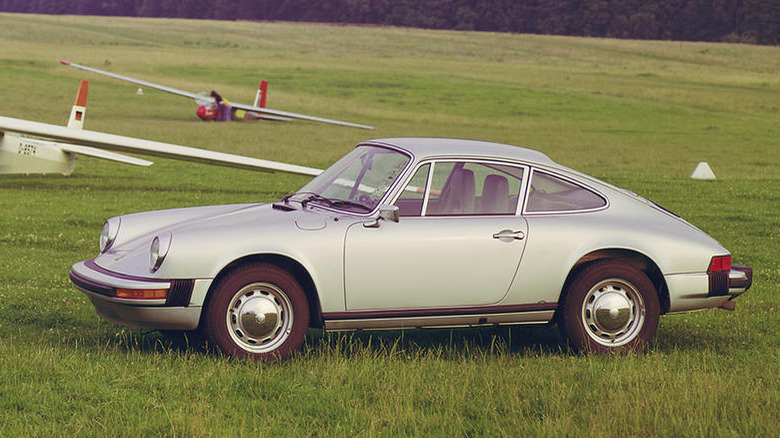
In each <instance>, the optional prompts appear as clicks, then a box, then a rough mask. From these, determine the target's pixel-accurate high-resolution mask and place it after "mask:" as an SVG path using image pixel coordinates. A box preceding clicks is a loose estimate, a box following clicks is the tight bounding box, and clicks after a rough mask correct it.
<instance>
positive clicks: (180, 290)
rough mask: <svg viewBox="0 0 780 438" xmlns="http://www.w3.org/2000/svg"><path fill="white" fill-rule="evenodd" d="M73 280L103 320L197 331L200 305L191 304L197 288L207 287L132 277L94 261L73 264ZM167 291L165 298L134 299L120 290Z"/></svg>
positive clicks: (176, 280) (71, 272)
mask: <svg viewBox="0 0 780 438" xmlns="http://www.w3.org/2000/svg"><path fill="white" fill-rule="evenodd" d="M70 279H71V281H72V282H73V284H74V286H76V288H77V289H79V290H80V291H82V292H84V293H85V294H86V295H87V297H89V299H90V301H92V305H93V306H95V310H96V311H97V313H98V315H100V317H101V318H103V319H105V320H106V321H110V322H113V323H116V324H121V325H125V326H128V327H137V328H146V329H161V330H194V329H196V328H197V327H198V321H199V320H200V312H201V306H200V305H194V304H195V303H191V302H190V301H191V299H192V296H193V290H194V289H203V288H204V287H208V284H207V283H210V281H209V282H206V281H205V280H199V281H196V280H178V279H175V280H158V279H150V278H141V277H132V276H127V275H122V274H117V273H115V272H111V271H108V270H106V269H103V268H101V267H100V266H98V265H97V264H95V262H94V261H93V260H87V261H84V262H79V263H76V264H74V265H73V267H72V268H71V271H70ZM128 290H129V291H134V290H138V291H140V290H167V293H166V298H164V299H163V298H161V299H132V298H121V297H118V296H117V294H118V293H117V291H120V293H119V294H120V295H121V294H122V293H121V291H128Z"/></svg>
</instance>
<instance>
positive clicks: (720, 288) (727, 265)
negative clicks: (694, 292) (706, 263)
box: [707, 255, 731, 296]
mask: <svg viewBox="0 0 780 438" xmlns="http://www.w3.org/2000/svg"><path fill="white" fill-rule="evenodd" d="M729 271H731V256H730V255H723V256H715V257H713V258H712V260H710V267H709V268H707V276H708V277H709V279H710V291H709V293H710V296H716V295H727V294H728V293H729Z"/></svg>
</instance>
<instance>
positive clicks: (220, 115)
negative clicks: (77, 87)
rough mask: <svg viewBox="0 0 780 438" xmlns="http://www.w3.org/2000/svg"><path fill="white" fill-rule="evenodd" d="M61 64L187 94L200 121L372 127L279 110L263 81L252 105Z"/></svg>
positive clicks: (94, 69) (81, 66) (204, 92)
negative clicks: (270, 101) (270, 102)
mask: <svg viewBox="0 0 780 438" xmlns="http://www.w3.org/2000/svg"><path fill="white" fill-rule="evenodd" d="M60 63H61V64H62V65H67V66H70V67H75V68H78V69H81V70H86V71H89V72H92V73H97V74H101V75H104V76H108V77H112V78H115V79H120V80H123V81H127V82H132V83H134V84H137V85H141V86H143V87H148V88H154V89H156V90H160V91H164V92H166V93H171V94H175V95H177V96H184V97H189V98H190V99H194V100H195V102H196V103H197V104H198V110H197V114H198V117H200V118H201V120H213V121H218V122H226V121H230V120H247V119H258V118H259V119H268V120H280V121H289V120H290V118H293V119H303V120H311V121H314V122H322V123H331V124H334V125H341V126H350V127H353V128H362V129H374V127H373V126H368V125H360V124H357V123H350V122H342V121H340V120H332V119H325V118H322V117H314V116H307V115H305V114H298V113H291V112H288V111H280V110H275V109H271V108H267V107H266V106H265V99H266V95H267V87H268V83H267V82H266V81H262V82H260V86H259V87H258V89H257V93H256V95H255V102H254V104H253V105H244V104H240V103H231V102H228V101H227V100H224V99H222V96H220V95H219V94H217V93H216V92H214V91H212V92H211V93H209V92H207V91H202V92H200V93H197V94H196V93H190V92H188V91H184V90H179V89H176V88H172V87H167V86H165V85H160V84H155V83H153V82H147V81H142V80H140V79H135V78H131V77H128V76H122V75H119V74H116V73H110V72H107V71H103V70H99V69H97V68H94V67H87V66H85V65H80V64H74V63H72V62H68V61H60Z"/></svg>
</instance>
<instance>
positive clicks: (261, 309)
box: [203, 263, 309, 361]
mask: <svg viewBox="0 0 780 438" xmlns="http://www.w3.org/2000/svg"><path fill="white" fill-rule="evenodd" d="M212 293H213V294H214V295H213V296H212V297H211V299H210V301H209V303H208V304H207V307H206V309H205V315H204V320H203V322H204V332H205V334H206V336H207V337H208V340H209V341H210V343H211V344H212V345H214V346H216V347H217V348H218V349H219V350H220V351H221V352H222V353H224V354H226V355H228V356H233V357H248V358H252V359H254V360H258V361H272V360H279V359H284V358H287V357H289V356H290V355H292V354H293V353H295V352H296V351H297V350H298V348H299V347H300V345H301V343H302V342H303V339H304V337H305V336H306V330H307V329H308V326H309V305H308V302H307V300H306V295H305V294H304V292H303V290H302V289H301V287H300V285H299V284H298V282H297V281H296V280H295V278H293V276H292V275H290V274H289V273H288V272H287V271H285V270H283V269H281V268H278V267H276V266H273V265H269V264H263V263H253V264H247V265H244V266H241V267H239V268H238V269H236V270H235V271H233V272H231V273H229V274H228V275H227V276H225V277H223V278H222V279H221V280H219V283H218V284H217V285H216V286H215V288H214V290H213V292H212Z"/></svg>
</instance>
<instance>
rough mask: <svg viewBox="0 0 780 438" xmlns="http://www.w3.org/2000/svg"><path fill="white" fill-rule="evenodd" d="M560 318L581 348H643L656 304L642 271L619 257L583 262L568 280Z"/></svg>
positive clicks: (656, 313) (655, 316)
mask: <svg viewBox="0 0 780 438" xmlns="http://www.w3.org/2000/svg"><path fill="white" fill-rule="evenodd" d="M562 310H563V313H562V324H563V327H562V329H563V332H564V333H565V335H566V337H567V339H568V341H569V344H570V345H571V346H572V347H573V348H575V349H576V350H579V351H591V352H596V353H608V352H626V351H635V350H640V349H642V348H644V347H645V346H646V345H647V344H648V343H649V342H650V340H652V339H653V337H654V336H655V333H656V330H657V329H658V318H659V315H660V305H659V301H658V294H657V293H656V290H655V287H654V286H653V283H652V282H651V281H650V279H649V278H647V275H645V274H644V273H643V272H642V271H639V270H638V269H635V268H634V267H632V266H630V265H627V264H625V263H622V262H617V261H599V262H594V263H593V264H591V265H589V266H586V267H585V268H584V269H582V271H580V272H579V273H577V274H576V276H575V277H574V278H573V279H572V281H571V282H570V283H569V286H568V287H567V290H566V297H565V298H564V300H563V309H562Z"/></svg>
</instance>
